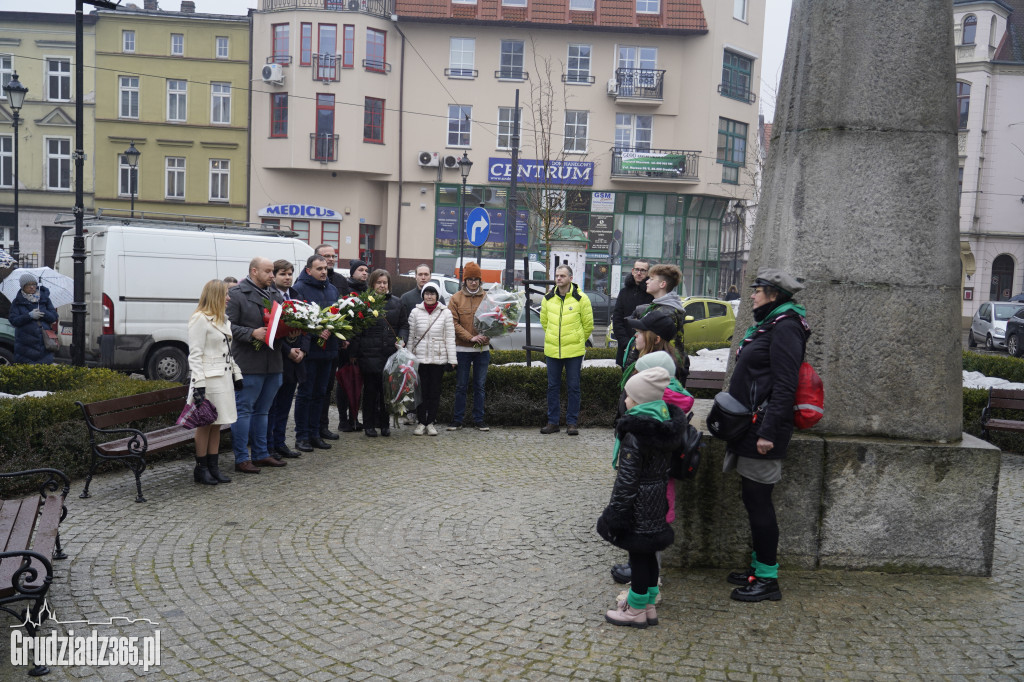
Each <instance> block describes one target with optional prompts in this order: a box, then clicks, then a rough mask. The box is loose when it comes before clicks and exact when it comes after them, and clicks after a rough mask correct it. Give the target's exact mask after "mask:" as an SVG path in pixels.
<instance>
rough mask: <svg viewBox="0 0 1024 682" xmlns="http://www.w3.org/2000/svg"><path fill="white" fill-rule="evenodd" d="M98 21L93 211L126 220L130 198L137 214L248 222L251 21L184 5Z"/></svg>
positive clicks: (120, 12) (152, 5) (124, 11)
mask: <svg viewBox="0 0 1024 682" xmlns="http://www.w3.org/2000/svg"><path fill="white" fill-rule="evenodd" d="M98 17H99V21H98V23H97V26H96V66H97V69H98V76H97V80H96V102H97V105H96V144H95V149H94V157H93V158H94V165H95V172H96V198H95V206H96V208H97V209H102V210H106V211H110V210H115V211H124V212H126V213H127V212H128V211H129V210H130V209H131V207H132V204H133V199H134V210H135V214H136V215H140V214H141V215H146V216H153V217H157V218H159V217H163V216H164V214H173V215H191V216H202V217H206V218H211V219H223V220H237V221H244V220H246V219H247V216H248V211H247V198H248V196H247V194H248V178H249V174H248V172H247V162H248V153H249V150H248V125H249V93H248V86H249V72H250V68H249V20H248V17H246V16H231V15H218V14H200V13H196V12H195V4H194V3H193V2H189V1H188V0H186V1H185V2H182V3H181V9H180V11H165V10H161V9H158V7H157V3H156V2H155V1H154V0H147V2H146V5H145V7H143V8H138V7H136V6H134V5H129V6H126V7H122V8H119V9H117V10H100V11H99V12H98ZM132 147H134V149H135V150H136V151H138V153H139V154H138V156H137V157H136V158H137V164H136V165H135V167H134V168H133V167H132V163H131V155H128V154H125V152H126V151H129V150H130V149H132Z"/></svg>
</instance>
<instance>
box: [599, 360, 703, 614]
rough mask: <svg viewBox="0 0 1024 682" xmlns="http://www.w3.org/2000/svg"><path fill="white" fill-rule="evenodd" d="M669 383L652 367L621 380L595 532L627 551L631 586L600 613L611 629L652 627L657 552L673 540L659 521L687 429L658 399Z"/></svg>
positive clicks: (660, 370) (664, 374)
mask: <svg viewBox="0 0 1024 682" xmlns="http://www.w3.org/2000/svg"><path fill="white" fill-rule="evenodd" d="M669 380H670V376H669V373H668V371H666V370H665V369H664V368H662V367H654V368H651V369H648V370H644V371H643V372H640V373H638V374H637V375H636V376H634V377H633V378H632V379H630V380H629V381H627V382H626V407H627V411H626V414H625V416H623V417H622V418H621V419H620V420H619V421H618V423H617V424H616V427H615V451H614V455H613V466H616V468H617V469H618V473H617V475H616V477H615V486H614V487H613V488H612V496H611V500H610V501H609V502H608V506H607V507H606V508H605V510H604V512H603V513H602V514H601V517H600V518H599V519H598V520H597V532H598V533H599V534H600V535H601V537H603V538H604V539H605V540H607V541H608V542H610V543H612V544H613V545H615V546H616V547H619V548H622V549H624V550H626V551H627V552H629V563H630V566H631V567H632V578H633V582H632V585H631V586H630V590H629V593H628V595H627V597H626V599H625V600H623V601H621V602H620V603H619V604H618V608H616V609H613V610H611V611H608V612H607V613H605V620H606V621H608V622H609V623H612V624H613V625H626V626H630V627H635V628H646V627H647V626H648V625H657V624H658V614H657V611H656V610H655V607H654V604H655V601H656V600H657V598H658V574H659V570H658V559H657V552H659V551H661V550H663V549H665V548H666V547H668V546H669V545H671V544H672V541H673V540H674V539H675V535H674V533H673V532H672V527H671V526H670V525H669V524H668V522H667V521H666V519H665V516H666V514H667V513H668V501H667V500H666V487H667V485H668V473H669V460H670V458H671V457H672V456H673V454H675V453H677V452H679V451H680V450H681V449H682V441H683V436H684V434H685V433H686V424H687V422H686V415H685V413H684V412H683V411H682V410H680V409H679V408H678V407H675V406H670V405H668V404H666V403H665V401H664V399H663V396H664V394H665V389H666V388H667V387H668V384H669Z"/></svg>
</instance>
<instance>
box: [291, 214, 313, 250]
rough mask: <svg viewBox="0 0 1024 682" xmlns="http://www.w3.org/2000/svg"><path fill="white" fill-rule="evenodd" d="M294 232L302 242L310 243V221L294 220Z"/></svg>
mask: <svg viewBox="0 0 1024 682" xmlns="http://www.w3.org/2000/svg"><path fill="white" fill-rule="evenodd" d="M292 232H294V233H296V234H297V235H298V238H299V239H301V240H302V241H304V242H306V243H307V244H308V243H309V221H308V220H293V221H292Z"/></svg>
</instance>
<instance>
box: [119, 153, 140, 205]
mask: <svg viewBox="0 0 1024 682" xmlns="http://www.w3.org/2000/svg"><path fill="white" fill-rule="evenodd" d="M138 194H139V169H138V167H137V166H136V168H135V172H134V173H132V167H131V166H130V165H129V164H128V157H127V156H125V155H124V154H118V155H117V195H118V196H119V197H132V196H138Z"/></svg>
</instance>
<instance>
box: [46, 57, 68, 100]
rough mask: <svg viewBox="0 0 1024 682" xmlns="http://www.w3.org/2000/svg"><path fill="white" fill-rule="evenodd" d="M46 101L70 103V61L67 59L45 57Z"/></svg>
mask: <svg viewBox="0 0 1024 682" xmlns="http://www.w3.org/2000/svg"><path fill="white" fill-rule="evenodd" d="M46 99H48V100H50V101H51V102H70V101H71V60H70V59H69V58H67V57H47V59H46Z"/></svg>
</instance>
